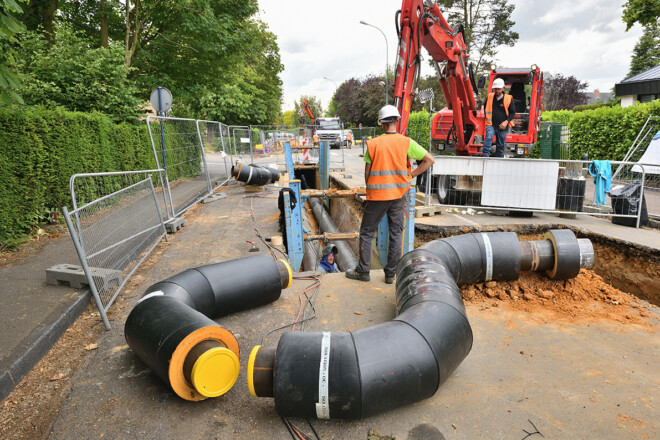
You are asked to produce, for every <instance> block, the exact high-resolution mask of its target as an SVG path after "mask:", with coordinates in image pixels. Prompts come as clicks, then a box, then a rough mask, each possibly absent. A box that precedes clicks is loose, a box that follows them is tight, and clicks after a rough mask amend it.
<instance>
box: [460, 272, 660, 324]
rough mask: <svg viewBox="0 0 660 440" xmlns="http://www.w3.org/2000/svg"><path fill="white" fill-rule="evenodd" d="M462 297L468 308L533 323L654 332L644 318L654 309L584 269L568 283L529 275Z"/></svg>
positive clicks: (478, 287) (467, 289)
mask: <svg viewBox="0 0 660 440" xmlns="http://www.w3.org/2000/svg"><path fill="white" fill-rule="evenodd" d="M461 293H462V295H463V298H464V299H465V301H466V302H467V303H468V304H475V305H479V304H483V305H484V308H490V307H501V308H503V309H507V310H514V311H523V312H528V313H530V318H531V319H533V320H538V321H541V322H544V323H545V322H555V323H556V322H560V323H561V322H564V323H583V322H589V321H595V320H611V321H616V322H620V323H630V324H637V325H640V326H643V327H646V328H649V329H651V328H653V325H652V324H651V323H650V322H649V321H648V320H647V319H645V318H648V317H650V314H649V309H650V308H655V306H654V305H652V304H647V303H645V302H642V301H640V300H639V299H638V298H636V297H634V296H632V295H629V294H627V293H625V292H622V291H620V290H618V289H616V288H614V287H612V286H610V285H609V284H607V283H606V282H605V281H603V279H602V278H601V277H600V276H599V275H597V274H596V273H595V272H593V271H591V270H585V269H582V270H580V273H579V275H578V276H577V277H576V278H574V279H571V280H566V281H553V280H550V279H548V278H547V277H546V276H545V274H543V273H537V272H533V273H527V272H526V273H523V274H521V276H520V278H519V279H518V280H517V281H499V282H496V281H490V282H487V283H481V284H473V285H468V286H464V287H463V288H461Z"/></svg>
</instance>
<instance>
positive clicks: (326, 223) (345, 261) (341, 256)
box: [309, 197, 358, 272]
mask: <svg viewBox="0 0 660 440" xmlns="http://www.w3.org/2000/svg"><path fill="white" fill-rule="evenodd" d="M309 205H310V206H311V207H312V211H313V212H314V217H316V221H317V222H318V224H319V228H320V229H321V232H328V233H335V232H339V230H338V229H337V225H335V222H334V221H332V217H330V214H328V212H327V211H326V210H325V208H324V207H323V203H321V201H320V200H319V199H317V198H315V197H311V198H310V199H309ZM333 244H334V245H335V246H337V251H338V252H337V255H335V258H336V259H337V265H338V266H339V269H340V270H341V271H342V272H346V271H347V270H349V269H355V267H356V266H357V265H358V260H357V257H356V256H355V252H353V249H351V247H350V246H349V245H348V243H346V242H345V241H340V240H339V241H336V242H333ZM321 256H322V255H321Z"/></svg>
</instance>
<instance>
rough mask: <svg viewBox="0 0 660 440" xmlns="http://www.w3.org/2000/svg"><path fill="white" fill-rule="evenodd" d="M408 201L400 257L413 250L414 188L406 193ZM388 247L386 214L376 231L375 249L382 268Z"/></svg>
mask: <svg viewBox="0 0 660 440" xmlns="http://www.w3.org/2000/svg"><path fill="white" fill-rule="evenodd" d="M407 198H408V201H407V202H406V203H407V206H406V217H405V218H404V228H403V245H402V246H401V251H402V254H401V255H402V256H403V255H406V254H407V253H408V252H410V251H412V250H413V249H414V248H415V188H410V191H408V196H407ZM389 245H390V230H389V225H388V224H387V214H385V215H384V216H383V219H382V220H381V221H380V223H379V224H378V230H377V231H376V248H377V249H378V256H379V257H380V262H381V264H382V265H383V266H384V265H385V264H387V251H388V249H389Z"/></svg>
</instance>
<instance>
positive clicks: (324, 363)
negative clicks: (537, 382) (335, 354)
mask: <svg viewBox="0 0 660 440" xmlns="http://www.w3.org/2000/svg"><path fill="white" fill-rule="evenodd" d="M329 367H330V332H323V337H322V338H321V365H320V366H319V401H318V403H317V404H316V417H317V418H319V419H329V418H330V402H329V396H328V369H329Z"/></svg>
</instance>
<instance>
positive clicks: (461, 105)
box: [394, 0, 479, 155]
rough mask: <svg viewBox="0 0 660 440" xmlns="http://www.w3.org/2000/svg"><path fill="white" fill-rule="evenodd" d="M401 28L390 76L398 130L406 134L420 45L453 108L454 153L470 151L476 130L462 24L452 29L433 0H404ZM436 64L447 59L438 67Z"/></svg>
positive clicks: (415, 83) (477, 126) (471, 76)
mask: <svg viewBox="0 0 660 440" xmlns="http://www.w3.org/2000/svg"><path fill="white" fill-rule="evenodd" d="M397 14H400V19H399V20H398V21H397V24H398V26H399V28H398V29H397V31H398V36H399V53H398V56H397V64H396V72H395V77H394V105H395V106H396V107H397V109H398V110H399V113H400V114H401V119H400V120H399V126H398V132H399V133H403V134H405V132H406V130H407V128H408V118H409V116H410V108H411V103H412V98H413V96H412V95H413V93H414V91H415V89H416V87H417V81H418V79H419V72H420V65H421V62H422V61H421V48H422V47H424V48H425V49H426V50H427V51H428V53H429V54H430V55H431V57H432V58H433V61H434V63H435V65H436V69H437V70H438V80H439V82H440V86H441V87H442V91H443V93H444V95H445V99H446V101H447V106H448V108H449V109H451V110H452V112H453V121H454V129H453V130H454V132H455V138H456V152H457V154H462V155H467V154H470V153H472V151H470V150H471V149H470V148H469V147H470V145H471V144H472V140H473V137H474V134H475V133H476V132H477V131H478V129H479V122H478V120H477V118H476V114H475V113H476V112H475V110H476V108H477V101H476V98H475V88H476V87H475V85H474V78H473V74H472V73H471V72H470V70H468V69H469V66H468V65H467V61H468V58H469V55H468V54H467V53H465V41H464V36H463V27H462V25H459V26H457V27H456V28H452V27H451V26H449V24H448V23H447V20H446V19H445V18H444V16H443V15H442V12H441V11H440V8H439V7H438V5H437V4H436V3H435V2H434V1H432V0H426V1H425V2H424V1H422V0H403V4H402V6H401V10H400V11H399V12H397ZM439 63H445V65H444V68H442V69H441V67H440V64H439Z"/></svg>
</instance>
